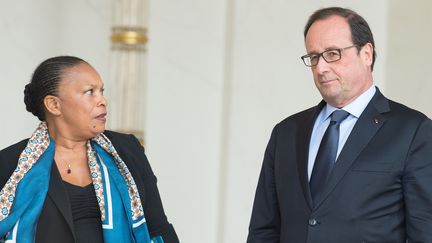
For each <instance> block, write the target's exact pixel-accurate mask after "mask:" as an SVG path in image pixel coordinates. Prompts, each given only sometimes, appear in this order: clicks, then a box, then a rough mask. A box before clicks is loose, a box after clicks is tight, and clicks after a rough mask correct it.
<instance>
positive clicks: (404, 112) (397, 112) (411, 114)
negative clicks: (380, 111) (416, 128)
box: [389, 100, 429, 121]
mask: <svg viewBox="0 0 432 243" xmlns="http://www.w3.org/2000/svg"><path fill="white" fill-rule="evenodd" d="M389 106H390V112H389V116H391V117H395V118H399V119H403V120H417V121H422V120H424V119H429V118H428V117H427V116H426V115H425V114H424V113H422V112H421V111H418V110H416V109H413V108H411V107H408V106H406V105H404V104H401V103H399V102H396V101H393V100H389Z"/></svg>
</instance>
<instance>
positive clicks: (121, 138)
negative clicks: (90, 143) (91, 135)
mask: <svg viewBox="0 0 432 243" xmlns="http://www.w3.org/2000/svg"><path fill="white" fill-rule="evenodd" d="M103 134H105V136H107V137H108V138H109V140H110V141H111V142H113V143H119V144H122V143H136V142H137V141H138V139H137V138H136V137H135V136H134V135H133V134H126V133H120V132H115V131H111V130H105V131H104V132H103Z"/></svg>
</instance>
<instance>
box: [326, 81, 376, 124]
mask: <svg viewBox="0 0 432 243" xmlns="http://www.w3.org/2000/svg"><path fill="white" fill-rule="evenodd" d="M375 92H376V87H375V85H371V86H370V87H369V89H367V90H366V91H365V92H363V93H362V94H361V95H360V96H359V97H357V98H356V99H355V100H353V101H352V102H351V103H349V104H348V105H346V106H344V107H343V108H342V109H343V110H345V111H347V112H349V113H350V115H352V116H354V117H356V118H357V119H358V118H359V117H360V115H361V113H362V112H363V111H364V109H365V108H366V106H367V105H368V104H369V102H370V101H371V100H372V97H373V96H374V95H375ZM338 109H339V108H336V107H334V106H331V105H329V104H328V103H327V104H326V106H325V107H324V109H323V113H324V120H326V119H327V118H328V117H329V116H330V115H331V114H332V113H333V111H335V110H338Z"/></svg>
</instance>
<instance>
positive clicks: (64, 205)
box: [45, 161, 75, 238]
mask: <svg viewBox="0 0 432 243" xmlns="http://www.w3.org/2000/svg"><path fill="white" fill-rule="evenodd" d="M62 181H63V180H62V178H61V176H60V173H59V171H58V169H57V165H56V163H55V162H54V161H53V165H52V169H51V178H50V182H49V187H48V193H47V197H48V198H49V199H51V200H52V202H53V203H54V204H55V205H56V206H57V209H58V210H59V212H60V213H61V214H62V215H63V217H64V219H65V221H66V223H67V225H68V226H69V229H70V231H71V232H72V235H73V237H74V238H75V233H74V230H73V229H74V226H73V219H72V209H71V207H70V202H69V199H68V195H67V192H66V188H65V187H64V186H63V183H62ZM45 200H46V199H45Z"/></svg>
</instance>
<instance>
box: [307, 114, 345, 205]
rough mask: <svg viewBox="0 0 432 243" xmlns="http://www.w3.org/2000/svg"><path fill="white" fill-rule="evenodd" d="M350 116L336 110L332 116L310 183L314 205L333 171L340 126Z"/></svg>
mask: <svg viewBox="0 0 432 243" xmlns="http://www.w3.org/2000/svg"><path fill="white" fill-rule="evenodd" d="M348 115H349V113H348V112H346V111H344V110H336V111H334V112H333V113H332V114H331V120H330V124H329V126H328V127H327V130H326V131H325V133H324V136H323V138H322V140H321V144H320V146H319V149H318V153H317V156H316V159H315V163H314V166H313V170H312V175H311V178H310V182H309V186H310V191H311V194H312V200H313V201H314V203H315V202H316V199H317V198H318V196H319V194H320V193H321V192H320V189H322V188H323V185H324V184H325V182H326V181H327V178H328V176H329V175H330V173H331V171H332V169H333V165H334V163H335V161H336V154H337V150H338V143H339V126H340V124H341V122H342V121H343V120H345V118H347V117H348Z"/></svg>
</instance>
